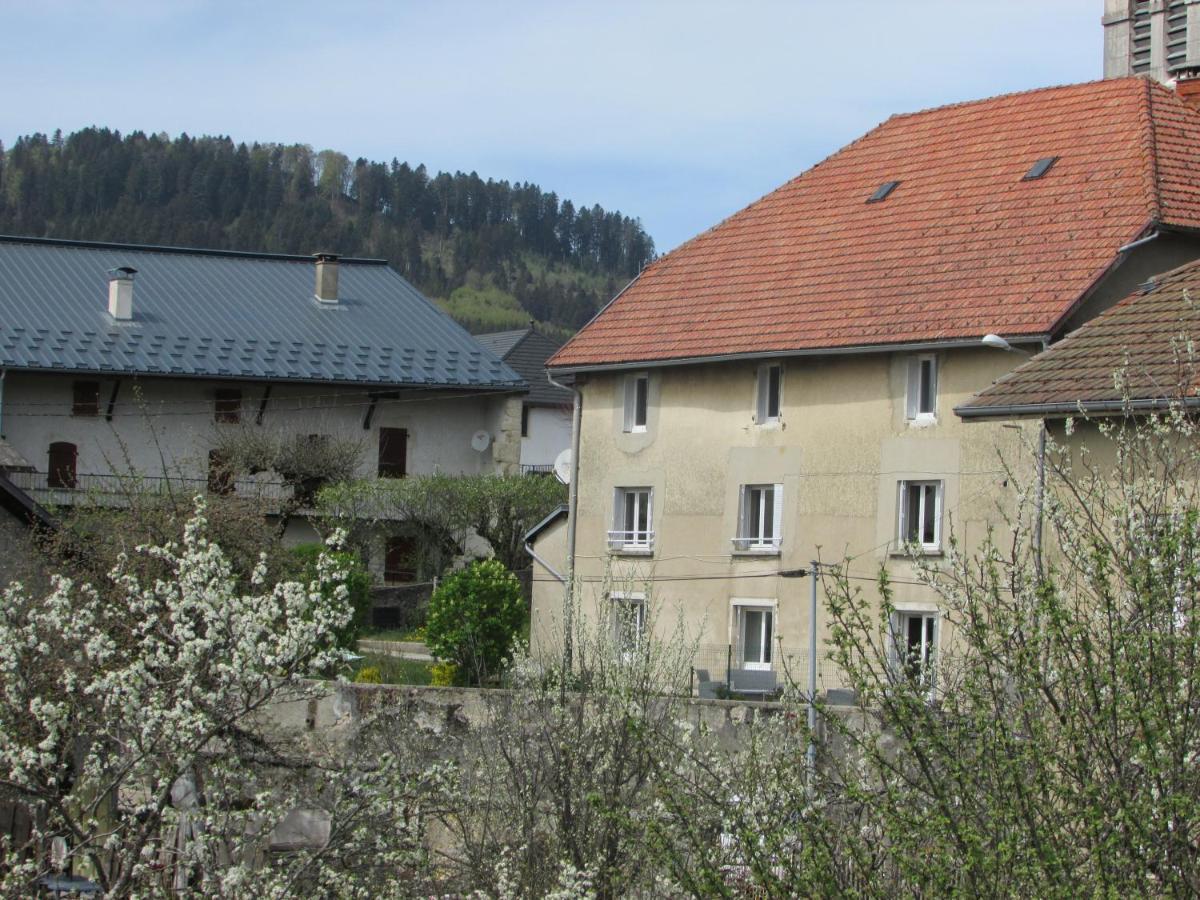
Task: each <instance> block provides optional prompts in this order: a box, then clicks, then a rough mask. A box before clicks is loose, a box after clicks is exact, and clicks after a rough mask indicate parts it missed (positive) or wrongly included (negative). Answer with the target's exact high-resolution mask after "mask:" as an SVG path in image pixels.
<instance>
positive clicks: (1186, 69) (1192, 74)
mask: <svg viewBox="0 0 1200 900" xmlns="http://www.w3.org/2000/svg"><path fill="white" fill-rule="evenodd" d="M1171 74H1172V75H1174V76H1175V93H1177V94H1178V95H1179V99H1180V100H1182V101H1183V102H1184V103H1186V104H1187V105H1188V106H1190V107H1191V108H1192V109H1194V110H1198V111H1200V63H1197V62H1189V63H1184V64H1183V65H1181V66H1178V67H1176V68H1175V70H1174V71H1173V72H1172V73H1171Z"/></svg>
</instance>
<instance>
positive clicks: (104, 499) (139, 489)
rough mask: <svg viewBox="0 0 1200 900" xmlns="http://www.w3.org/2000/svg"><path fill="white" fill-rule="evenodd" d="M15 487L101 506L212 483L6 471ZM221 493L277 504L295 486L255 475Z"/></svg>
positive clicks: (205, 488) (48, 498) (50, 501)
mask: <svg viewBox="0 0 1200 900" xmlns="http://www.w3.org/2000/svg"><path fill="white" fill-rule="evenodd" d="M7 478H8V479H9V481H11V482H12V483H13V484H14V485H16V486H17V487H18V488H20V489H21V490H23V491H24V492H25V493H27V494H29V496H30V497H32V498H33V499H34V500H36V501H37V502H38V503H41V504H43V505H46V506H73V505H75V504H77V503H81V502H84V501H85V500H86V501H87V502H89V503H97V504H99V505H102V506H123V505H124V504H125V503H127V502H128V498H129V497H131V496H137V495H158V496H163V497H166V496H170V495H180V494H181V495H184V496H189V497H190V496H192V495H194V494H197V493H200V494H204V493H208V492H210V491H211V490H212V488H213V485H212V484H211V483H210V482H209V480H208V479H207V478H184V477H174V476H172V477H163V476H154V475H135V474H130V475H114V474H112V473H107V474H95V475H90V474H78V475H76V476H75V478H74V486H73V487H63V486H60V485H52V484H51V483H50V477H49V473H47V472H9V473H8V475H7ZM222 488H224V489H223V490H222V491H221V493H230V494H233V495H234V496H237V497H241V498H243V499H247V500H255V501H258V502H261V503H265V504H274V505H276V506H277V505H279V504H280V503H281V502H283V501H286V500H291V499H292V498H293V496H294V492H295V488H294V487H293V486H292V485H290V484H285V483H284V482H282V481H268V480H265V479H258V478H238V479H233V480H232V481H229V482H225V483H223V484H222Z"/></svg>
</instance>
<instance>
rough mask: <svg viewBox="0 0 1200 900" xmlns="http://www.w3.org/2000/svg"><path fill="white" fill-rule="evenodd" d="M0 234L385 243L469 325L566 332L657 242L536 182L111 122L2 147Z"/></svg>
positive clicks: (265, 243)
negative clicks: (118, 126) (535, 326)
mask: <svg viewBox="0 0 1200 900" xmlns="http://www.w3.org/2000/svg"><path fill="white" fill-rule="evenodd" d="M0 233H8V234H26V235H36V236H50V237H60V238H71V239H78V240H98V241H125V242H131V243H146V244H176V245H183V246H195V247H214V248H225V249H238V250H260V251H267V252H277V253H313V252H316V251H317V250H326V251H331V252H337V253H341V254H343V255H347V256H374V257H383V258H386V259H387V260H388V261H389V262H390V263H391V265H392V266H393V267H394V268H395V269H397V270H398V271H399V272H401V273H402V274H403V275H405V277H407V278H408V279H409V280H410V281H412V282H413V283H414V284H416V285H417V286H418V287H419V288H420V289H421V290H422V291H424V292H425V293H426V294H428V295H429V296H431V297H433V298H435V299H437V300H438V302H439V303H441V304H442V305H443V307H444V308H446V309H447V310H448V311H449V312H450V313H451V315H453V316H454V317H455V318H457V319H458V320H459V321H461V322H462V323H463V324H464V325H466V326H467V327H468V328H471V329H473V330H475V331H487V330H498V329H503V328H510V327H519V326H521V325H524V324H525V323H526V322H527V321H528V320H529V319H530V318H534V319H537V320H540V321H542V322H544V323H547V324H548V325H550V326H553V327H552V329H551V330H556V331H559V332H560V333H563V334H566V333H568V332H570V331H573V330H574V329H576V328H578V327H579V326H580V325H582V324H583V323H584V322H586V321H587V320H588V319H589V318H591V316H592V315H593V314H594V313H595V312H596V310H597V309H599V307H600V306H601V305H602V304H603V303H605V302H606V301H607V300H608V299H609V298H610V297H612V296H613V294H615V293H616V291H618V290H619V289H620V288H621V286H622V285H624V284H625V283H626V282H628V281H629V279H631V278H632V277H634V276H635V275H636V274H637V273H638V272H639V271H640V270H641V268H642V266H643V265H645V264H646V263H647V262H648V261H649V260H650V259H652V258H653V256H654V243H653V241H652V240H651V239H650V237H649V236H648V235H647V234H646V233H645V231H644V230H643V229H642V227H641V223H640V222H638V221H637V220H636V219H632V218H629V217H627V216H624V215H622V214H621V213H619V212H608V211H606V210H604V209H602V208H601V207H599V206H593V207H591V208H587V207H583V208H580V209H576V208H575V206H574V204H573V203H572V202H571V201H570V200H562V201H560V200H559V198H558V197H557V196H556V195H555V194H554V193H553V192H549V193H548V192H545V191H543V190H542V189H541V188H540V187H539V186H537V185H535V184H529V183H521V182H517V183H509V182H507V181H493V180H491V179H488V180H486V181H485V180H484V179H482V178H480V177H479V176H478V175H476V174H475V173H474V172H472V173H470V174H464V173H462V172H456V173H454V174H453V175H451V174H449V173H446V172H439V173H437V174H436V175H433V176H430V175H429V173H428V172H427V170H426V169H425V167H424V166H423V165H419V166H417V167H415V168H413V167H411V166H409V165H408V164H407V163H402V162H399V161H398V160H395V159H393V160H392V161H391V163H381V162H371V161H368V160H365V159H358V160H355V161H353V162H352V161H351V160H350V159H349V158H348V157H346V156H344V155H343V154H341V153H338V152H336V151H333V150H322V151H320V152H314V151H313V150H312V148H310V147H307V146H305V145H300V144H296V145H290V146H285V145H280V144H250V145H247V144H244V143H242V144H235V143H234V142H233V141H232V140H230V139H229V138H227V137H200V138H192V137H189V136H188V135H186V134H183V135H180V136H179V137H177V138H174V139H171V138H169V137H167V136H166V135H146V134H143V133H142V132H133V133H131V134H128V135H125V136H122V135H121V134H120V133H118V132H116V131H111V130H109V129H106V128H87V129H83V130H82V131H78V132H75V133H73V134H70V135H67V136H66V137H64V136H63V135H62V134H61V132H56V133H55V134H54V135H53V136H52V137H47V136H46V135H42V134H34V135H29V136H25V137H21V138H18V139H17V141H16V143H15V144H14V145H13V146H12V147H11V148H10V149H9V150H7V151H5V150H4V148H3V146H0Z"/></svg>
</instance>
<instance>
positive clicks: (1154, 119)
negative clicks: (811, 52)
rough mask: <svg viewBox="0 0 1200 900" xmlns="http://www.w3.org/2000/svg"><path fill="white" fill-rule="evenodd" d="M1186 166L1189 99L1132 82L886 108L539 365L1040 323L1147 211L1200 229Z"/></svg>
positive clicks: (1190, 158) (1199, 141)
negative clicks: (1035, 171) (1038, 170)
mask: <svg viewBox="0 0 1200 900" xmlns="http://www.w3.org/2000/svg"><path fill="white" fill-rule="evenodd" d="M1050 158H1056V159H1055V160H1054V162H1053V164H1052V165H1051V166H1050V167H1049V169H1048V170H1047V171H1046V172H1045V174H1044V175H1042V176H1041V177H1040V178H1026V177H1025V176H1026V175H1027V173H1029V172H1030V170H1031V168H1032V167H1033V166H1034V165H1035V164H1036V163H1037V162H1038V161H1039V160H1046V159H1050ZM1198 173H1200V113H1198V112H1196V111H1194V110H1192V109H1191V108H1189V107H1187V106H1186V105H1184V103H1183V101H1182V100H1180V99H1179V97H1178V96H1177V95H1176V94H1175V93H1174V92H1173V91H1171V90H1170V89H1168V88H1166V87H1163V86H1162V85H1159V84H1157V83H1156V82H1153V81H1150V80H1149V79H1143V78H1137V77H1134V78H1124V79H1112V80H1108V81H1099V82H1092V83H1088V84H1079V85H1071V86H1067V87H1056V88H1046V89H1042V90H1037V91H1030V92H1027V93H1021V94H1011V95H1006V96H1002V97H995V98H992V99H988V100H981V101H975V102H971V103H961V104H957V105H953V106H946V107H942V108H939V109H932V110H927V111H924V112H918V113H912V114H907V115H898V116H894V117H893V118H891V119H889V120H888V121H886V122H885V123H884V124H882V125H880V126H879V127H877V128H875V129H874V130H872V131H870V132H868V133H867V134H866V135H864V136H863V137H861V138H859V139H858V140H857V141H855V142H854V143H852V144H850V145H849V146H847V147H845V148H844V149H842V150H840V151H838V152H837V153H835V154H834V155H833V156H831V157H829V158H828V159H826V160H825V161H824V162H822V163H820V164H818V165H816V166H814V167H813V168H811V169H809V170H808V171H807V172H805V173H804V174H802V175H800V176H799V177H797V178H795V179H793V180H792V181H789V182H788V183H787V184H785V185H783V186H782V187H780V188H779V189H778V190H776V191H774V192H772V193H770V194H768V195H767V196H765V197H763V198H762V199H760V200H758V201H757V202H755V203H752V204H751V205H750V206H748V207H746V208H745V209H744V210H742V211H741V212H739V213H736V214H735V215H733V216H731V217H730V218H728V219H726V220H725V221H724V222H722V223H721V224H719V225H717V226H716V227H715V228H713V229H711V230H710V231H707V232H705V233H704V234H701V235H699V236H698V237H696V238H693V239H692V240H691V241H689V242H687V243H685V244H684V245H682V246H681V247H679V248H678V249H677V250H675V251H673V252H671V253H669V254H667V255H666V256H663V257H662V258H660V259H659V260H657V261H656V262H654V263H652V264H651V265H650V266H648V267H647V268H646V269H645V271H644V272H643V273H642V274H641V276H640V277H639V278H638V279H637V280H636V281H635V282H634V283H633V284H632V285H631V286H630V287H628V288H627V289H626V290H625V291H624V292H623V293H622V294H620V295H619V296H618V297H617V298H616V299H615V300H614V301H613V302H612V303H610V304H609V306H608V307H607V308H605V309H604V310H603V311H602V312H601V313H600V314H599V315H598V316H597V317H596V318H595V319H594V320H593V321H592V322H591V323H590V324H589V325H588V326H587V327H586V328H584V329H583V330H582V331H581V332H580V333H579V334H578V335H577V336H576V337H575V338H574V339H572V340H571V341H570V342H568V343H567V345H566V346H565V347H563V349H562V350H561V351H559V353H557V354H556V355H555V356H554V357H553V359H552V360H551V365H552V366H554V367H564V368H571V367H584V368H586V367H588V366H591V365H599V366H603V365H610V364H619V363H623V362H642V361H647V362H649V361H663V360H672V359H687V358H696V357H701V358H702V357H711V356H724V355H736V354H764V355H765V354H769V353H772V352H789V351H791V352H798V351H799V352H802V351H806V350H820V349H823V348H848V347H859V346H863V347H867V346H872V345H889V344H900V343H912V342H927V341H943V340H953V339H970V338H977V337H979V336H981V335H983V334H985V333H988V332H996V333H1000V334H1004V335H1008V336H1010V337H1018V336H1036V335H1044V334H1047V333H1050V332H1052V331H1053V330H1054V329H1055V328H1056V327H1057V326H1059V324H1060V323H1061V321H1062V320H1063V318H1064V316H1065V315H1066V313H1067V312H1068V311H1069V310H1070V309H1071V308H1072V306H1073V305H1074V304H1075V303H1076V302H1077V301H1078V300H1079V299H1080V298H1081V297H1082V296H1083V295H1084V294H1085V292H1087V291H1088V289H1089V287H1091V286H1092V285H1093V284H1095V283H1096V282H1097V280H1098V279H1099V278H1101V277H1102V276H1103V274H1104V273H1105V272H1106V271H1107V269H1108V268H1109V266H1110V265H1111V264H1112V263H1113V262H1114V260H1115V258H1116V257H1117V255H1118V254H1117V250H1118V248H1119V247H1121V246H1123V245H1124V244H1126V243H1128V242H1130V241H1132V240H1134V239H1135V238H1137V237H1139V236H1140V235H1141V234H1143V233H1144V232H1145V230H1146V229H1147V228H1148V227H1150V226H1151V225H1152V224H1156V223H1158V224H1162V225H1164V226H1168V227H1169V226H1179V227H1186V228H1200V174H1198ZM889 182H895V184H894V185H892V189H891V190H890V192H888V191H886V190H882V191H881V190H880V189H881V188H884V187H885V186H886V185H887V184H888V183H889ZM877 193H879V194H885V195H886V196H883V198H882V199H879V200H878V201H877V202H868V200H869V199H870V198H872V197H873V196H875V195H876V194H877Z"/></svg>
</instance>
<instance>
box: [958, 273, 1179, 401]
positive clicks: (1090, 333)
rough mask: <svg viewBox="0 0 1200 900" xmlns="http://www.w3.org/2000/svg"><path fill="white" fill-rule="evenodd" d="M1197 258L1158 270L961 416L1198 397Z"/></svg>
mask: <svg viewBox="0 0 1200 900" xmlns="http://www.w3.org/2000/svg"><path fill="white" fill-rule="evenodd" d="M1197 338H1200V262H1195V263H1189V264H1188V265H1186V266H1182V267H1181V268H1178V269H1175V270H1174V271H1172V272H1167V273H1166V274H1165V275H1160V276H1158V277H1157V278H1155V279H1154V280H1153V281H1151V282H1150V283H1149V284H1148V285H1146V286H1145V287H1144V288H1143V289H1142V290H1140V291H1138V292H1137V293H1135V294H1132V295H1131V296H1129V297H1126V298H1125V299H1124V300H1122V301H1121V302H1120V303H1118V304H1117V305H1116V306H1114V307H1113V308H1112V309H1109V310H1107V311H1106V312H1104V313H1102V314H1101V315H1099V316H1097V317H1096V318H1095V319H1092V320H1091V321H1089V322H1087V323H1085V324H1084V325H1083V326H1081V327H1080V328H1078V329H1076V330H1075V331H1073V332H1071V334H1069V335H1068V336H1067V337H1066V338H1064V339H1063V340H1062V341H1060V342H1058V343H1057V344H1054V345H1053V346H1051V347H1050V348H1049V349H1048V350H1046V351H1044V352H1042V353H1039V354H1038V355H1037V356H1035V357H1034V358H1033V359H1031V360H1029V361H1028V362H1026V363H1025V364H1023V365H1021V366H1019V367H1018V368H1016V369H1014V370H1013V371H1012V372H1009V373H1008V374H1007V375H1005V376H1004V377H1003V378H1000V379H999V380H998V381H997V382H996V383H995V384H993V385H992V386H991V387H989V388H987V389H986V390H984V391H981V392H980V393H979V394H978V395H976V396H975V397H973V398H972V399H971V400H970V401H968V402H967V403H965V404H963V405H962V406H960V407H958V409H956V410H955V412H957V413H958V414H959V415H960V416H962V417H963V418H985V417H1006V416H1012V415H1023V414H1024V415H1036V414H1038V413H1046V412H1062V413H1067V414H1070V413H1075V412H1079V411H1081V410H1085V411H1089V412H1103V411H1110V412H1116V411H1120V410H1121V409H1122V408H1123V406H1124V404H1125V403H1127V402H1131V403H1132V404H1133V407H1134V408H1137V407H1144V406H1147V405H1151V406H1153V405H1161V404H1162V402H1163V401H1173V400H1181V399H1185V398H1187V399H1188V400H1189V402H1192V401H1195V400H1196V399H1197V388H1198V387H1200V383H1198V382H1197V374H1198V373H1200V358H1198V357H1197V356H1196V355H1195V354H1197V353H1200V351H1197V350H1195V349H1193V348H1192V347H1191V342H1192V341H1195V340H1196V339H1197Z"/></svg>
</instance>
